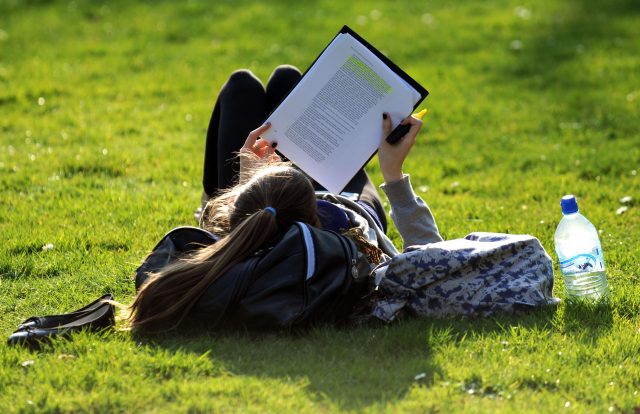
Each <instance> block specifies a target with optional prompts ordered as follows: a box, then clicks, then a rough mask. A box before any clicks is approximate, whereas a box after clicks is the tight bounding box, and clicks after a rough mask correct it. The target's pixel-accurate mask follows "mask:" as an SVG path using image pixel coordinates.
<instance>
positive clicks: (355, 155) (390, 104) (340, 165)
mask: <svg viewBox="0 0 640 414" xmlns="http://www.w3.org/2000/svg"><path fill="white" fill-rule="evenodd" d="M415 92H416V91H415V90H414V89H413V88H411V87H410V86H408V85H407V84H406V82H405V81H404V80H403V79H401V78H400V77H399V76H398V75H397V74H395V73H394V72H393V71H391V70H390V69H389V68H388V67H387V66H386V65H385V64H384V63H382V62H381V61H380V60H379V59H378V58H377V57H376V56H375V55H374V54H373V53H371V51H369V50H368V49H367V48H365V47H364V46H362V45H361V44H360V43H359V42H357V41H356V40H355V39H353V37H351V36H350V35H348V34H341V35H339V36H337V37H336V39H334V41H333V42H332V44H331V45H330V46H329V47H328V48H327V49H326V50H325V52H324V53H323V55H322V56H321V57H320V58H319V59H318V60H317V61H316V63H315V64H314V65H313V67H312V68H311V69H310V70H309V72H308V73H307V75H306V76H305V77H304V78H303V80H302V81H301V82H300V83H299V84H298V85H297V86H296V88H295V89H294V91H293V92H292V93H291V94H289V96H288V97H287V98H286V99H285V100H284V101H283V103H282V104H281V105H280V106H279V107H278V109H277V110H276V111H275V112H274V113H273V114H271V116H270V117H269V118H268V121H270V122H271V124H272V126H271V128H270V129H269V131H267V132H266V133H265V134H264V135H263V137H264V138H265V139H267V140H268V141H269V142H277V143H278V151H280V152H281V153H282V154H284V155H285V156H286V157H287V158H289V159H290V160H291V161H292V162H294V163H295V164H296V165H297V166H298V167H300V168H301V169H302V170H303V171H305V172H306V173H307V174H308V175H309V176H311V177H312V178H314V179H315V180H316V181H317V182H319V183H320V184H321V185H322V186H324V187H325V188H326V189H327V190H329V191H331V192H332V193H336V194H337V193H339V192H340V191H341V190H342V189H343V188H344V187H345V185H346V184H347V183H348V182H349V181H350V180H351V178H352V177H353V176H354V175H355V174H356V172H357V171H358V170H359V169H360V168H361V167H362V166H363V165H364V163H365V162H366V161H367V160H368V159H369V158H370V157H371V155H372V154H373V153H374V152H375V151H376V149H377V148H378V146H379V145H380V142H381V140H382V138H383V137H382V113H383V112H387V113H389V114H390V115H391V117H392V120H393V121H394V126H395V125H397V124H398V123H399V122H400V120H401V119H402V118H404V117H405V116H406V115H407V114H409V113H410V112H411V110H412V108H413V105H414V104H415V103H416V102H417V99H419V96H418V98H416V96H415Z"/></svg>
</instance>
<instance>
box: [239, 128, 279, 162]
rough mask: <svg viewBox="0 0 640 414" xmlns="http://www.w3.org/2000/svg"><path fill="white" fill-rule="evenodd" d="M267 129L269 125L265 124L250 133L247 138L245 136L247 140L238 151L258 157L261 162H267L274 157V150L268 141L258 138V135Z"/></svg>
mask: <svg viewBox="0 0 640 414" xmlns="http://www.w3.org/2000/svg"><path fill="white" fill-rule="evenodd" d="M269 128H271V123H266V124H264V125H262V126H260V127H258V128H256V129H254V130H253V131H251V132H250V133H249V136H247V139H246V140H245V141H244V145H243V146H242V148H241V149H240V151H241V152H245V151H249V152H252V153H253V154H254V155H256V156H258V158H260V159H263V160H268V159H269V158H271V157H272V156H273V155H275V152H276V151H275V148H274V147H272V146H271V144H270V143H269V142H268V141H266V140H264V139H262V138H261V137H260V135H262V134H264V133H265V132H267V130H269ZM276 156H277V155H276Z"/></svg>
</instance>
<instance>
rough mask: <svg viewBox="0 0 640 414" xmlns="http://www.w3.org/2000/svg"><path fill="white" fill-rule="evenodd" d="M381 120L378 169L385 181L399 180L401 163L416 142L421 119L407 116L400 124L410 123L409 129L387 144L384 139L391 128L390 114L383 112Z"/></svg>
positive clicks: (400, 177) (401, 174)
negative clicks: (381, 135) (381, 137)
mask: <svg viewBox="0 0 640 414" xmlns="http://www.w3.org/2000/svg"><path fill="white" fill-rule="evenodd" d="M385 115H386V117H385V116H383V120H382V130H383V136H384V138H383V139H382V143H381V144H380V147H379V148H378V161H379V163H380V171H381V172H382V177H383V178H384V182H385V183H391V182H393V181H398V180H401V179H402V177H403V176H404V175H403V172H402V165H403V164H404V160H405V159H406V158H407V155H408V154H409V151H411V148H412V147H413V144H415V143H416V135H418V132H419V131H420V128H421V127H422V121H421V120H419V119H417V118H414V117H412V116H408V117H406V118H405V119H403V120H402V122H400V123H401V124H410V125H411V129H409V132H407V133H406V134H405V135H404V136H403V137H402V138H400V140H399V141H398V142H396V143H395V144H389V143H388V142H387V140H386V139H385V138H386V137H387V136H389V134H390V133H391V130H392V124H391V116H390V115H389V114H385Z"/></svg>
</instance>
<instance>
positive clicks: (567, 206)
mask: <svg viewBox="0 0 640 414" xmlns="http://www.w3.org/2000/svg"><path fill="white" fill-rule="evenodd" d="M560 206H562V214H573V213H577V212H578V202H577V201H576V198H575V197H574V196H573V195H572V194H569V195H566V196H564V197H562V200H560Z"/></svg>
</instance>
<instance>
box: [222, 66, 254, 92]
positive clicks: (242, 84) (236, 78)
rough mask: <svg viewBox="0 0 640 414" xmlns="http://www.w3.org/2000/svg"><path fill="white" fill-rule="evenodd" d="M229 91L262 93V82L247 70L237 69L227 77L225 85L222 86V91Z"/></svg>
mask: <svg viewBox="0 0 640 414" xmlns="http://www.w3.org/2000/svg"><path fill="white" fill-rule="evenodd" d="M229 89H231V90H234V91H242V92H243V93H250V92H257V93H260V92H262V93H264V86H263V85H262V82H261V81H260V79H258V77H257V76H256V75H254V74H253V72H251V71H250V70H248V69H238V70H236V71H234V72H233V73H232V74H231V76H229V79H228V80H227V83H225V85H224V86H223V90H229Z"/></svg>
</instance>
